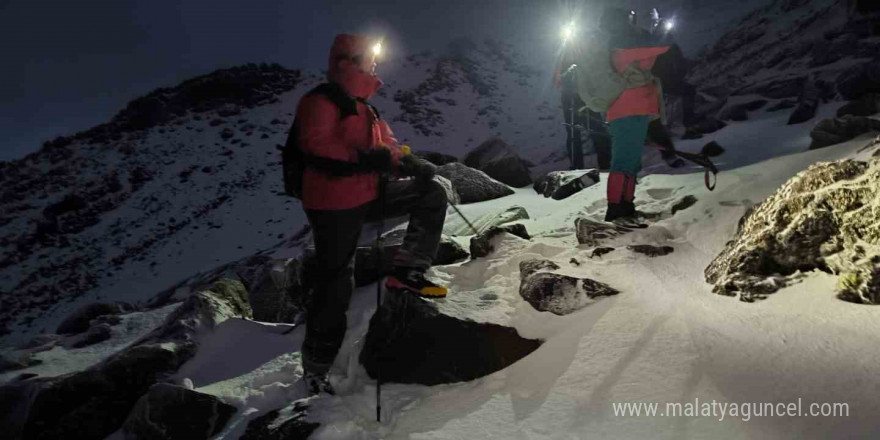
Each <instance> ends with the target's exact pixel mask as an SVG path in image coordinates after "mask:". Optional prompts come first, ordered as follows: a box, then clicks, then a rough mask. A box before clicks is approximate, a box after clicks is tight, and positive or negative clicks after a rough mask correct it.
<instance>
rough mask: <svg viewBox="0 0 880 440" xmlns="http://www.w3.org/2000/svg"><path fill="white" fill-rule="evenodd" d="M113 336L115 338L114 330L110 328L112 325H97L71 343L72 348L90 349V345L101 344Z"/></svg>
mask: <svg viewBox="0 0 880 440" xmlns="http://www.w3.org/2000/svg"><path fill="white" fill-rule="evenodd" d="M111 336H113V329H111V328H110V324H107V323H102V324H95V325H93V326H91V327H89V331H87V332H85V333H84V334H81V335H79V336H77V337H76V338H74V340H73V341H71V342H70V347H71V348H83V347H88V346H89V345H95V344H97V343H99V342H104V341H106V340H108V339H110V337H111Z"/></svg>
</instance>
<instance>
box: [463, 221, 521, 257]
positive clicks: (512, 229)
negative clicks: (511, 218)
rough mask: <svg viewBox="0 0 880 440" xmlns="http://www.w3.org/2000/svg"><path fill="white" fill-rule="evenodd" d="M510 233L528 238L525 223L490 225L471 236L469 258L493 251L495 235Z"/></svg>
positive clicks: (483, 255) (482, 255)
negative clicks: (483, 230)
mask: <svg viewBox="0 0 880 440" xmlns="http://www.w3.org/2000/svg"><path fill="white" fill-rule="evenodd" d="M505 233H507V234H511V235H515V236H517V237H519V238H522V239H525V240H530V239H531V237H530V236H529V233H528V231H527V230H526V227H525V225H523V224H520V223H516V224H512V225H506V226H492V227H491V228H489V229H487V230H486V231H485V232H482V233H480V235H477V236H474V237H471V258H480V257H485V256H487V255H489V254H491V253H492V252H494V251H495V243H494V239H495V237H498V236H499V235H501V234H505Z"/></svg>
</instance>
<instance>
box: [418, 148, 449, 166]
mask: <svg viewBox="0 0 880 440" xmlns="http://www.w3.org/2000/svg"><path fill="white" fill-rule="evenodd" d="M413 154H415V155H416V156H419V157H421V158H422V159H425V160H427V161H428V162H431V163H432V164H434V165H437V166H438V167H440V166H443V165H446V164H448V163H454V162H458V158H457V157H455V156H450V155H448V154H443V153H439V152H436V151H416V152H415V153H413Z"/></svg>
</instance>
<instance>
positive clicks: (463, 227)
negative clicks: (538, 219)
mask: <svg viewBox="0 0 880 440" xmlns="http://www.w3.org/2000/svg"><path fill="white" fill-rule="evenodd" d="M456 217H458V215H457V214H456ZM528 218H529V212H528V211H526V209H525V208H523V207H522V206H517V205H514V206H511V207H509V208H507V209H503V210H500V211H495V212H489V213H487V214H484V215H482V216H480V217H477V218H474V219H470V221H471V225H473V227H474V228H475V229H476V230H477V233H483V232H485V231H487V230H488V229H489V228H491V227H492V226H501V225H503V224H505V223H510V222H515V221H517V220H526V219H528ZM443 232H445V233H447V234H449V235H453V236H461V235H473V234H474V231H473V230H471V227H470V226H468V224H467V223H465V221H464V220H463V219H461V218H455V219H451V221H448V222H447V223H446V225H444V227H443Z"/></svg>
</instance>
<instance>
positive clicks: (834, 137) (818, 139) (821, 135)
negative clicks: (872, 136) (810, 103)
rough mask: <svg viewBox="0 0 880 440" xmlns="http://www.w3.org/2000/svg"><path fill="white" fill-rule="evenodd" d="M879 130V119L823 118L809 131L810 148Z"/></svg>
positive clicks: (858, 117)
mask: <svg viewBox="0 0 880 440" xmlns="http://www.w3.org/2000/svg"><path fill="white" fill-rule="evenodd" d="M871 131H880V121H878V120H876V119H871V118H866V117H863V116H848V115H847V116H844V117H842V118H833V119H823V120H822V121H821V122H819V123H818V124H816V127H815V128H813V130H812V131H811V132H810V137H811V138H812V139H813V142H812V143H811V144H810V149H811V150H816V149H819V148H824V147H827V146H830V145H834V144H839V143H841V142H846V141H848V140H850V139H853V138H855V137H856V136H859V135H861V134H864V133H868V132H871Z"/></svg>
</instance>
